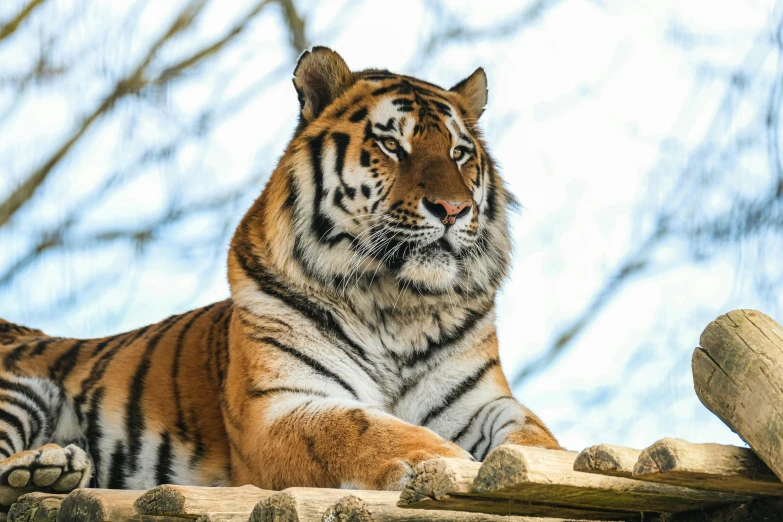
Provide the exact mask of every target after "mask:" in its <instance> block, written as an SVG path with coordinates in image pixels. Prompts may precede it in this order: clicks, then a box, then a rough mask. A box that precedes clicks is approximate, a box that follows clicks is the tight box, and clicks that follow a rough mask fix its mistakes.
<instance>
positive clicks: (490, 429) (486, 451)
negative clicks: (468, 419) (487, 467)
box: [477, 408, 503, 461]
mask: <svg viewBox="0 0 783 522" xmlns="http://www.w3.org/2000/svg"><path fill="white" fill-rule="evenodd" d="M501 415H503V408H500V411H499V412H497V415H495V418H493V419H492V421H491V422H490V423H489V438H488V439H487V447H486V448H484V451H482V452H481V457H479V459H478V460H480V461H481V460H484V457H486V456H487V453H489V450H491V449H492V437H493V435H492V427H493V426H494V425H495V422H497V420H498V417H500V416H501ZM488 418H489V415H487V419H485V421H484V424H483V425H482V426H481V432H482V437H483V434H484V426H486V425H487V422H486V421H487V420H488ZM477 449H478V448H477Z"/></svg>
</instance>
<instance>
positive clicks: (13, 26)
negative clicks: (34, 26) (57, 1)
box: [0, 0, 44, 41]
mask: <svg viewBox="0 0 783 522" xmlns="http://www.w3.org/2000/svg"><path fill="white" fill-rule="evenodd" d="M43 2H44V0H31V1H30V3H28V4H27V5H26V6H24V7H23V8H22V10H21V11H19V13H17V15H16V16H14V17H13V18H11V19H10V20H9V21H8V22H7V23H6V24H5V25H3V26H2V27H0V41H2V40H5V39H6V38H8V37H9V36H11V35H12V34H14V33H15V32H16V30H17V29H18V28H19V26H20V25H22V22H24V21H25V20H26V19H27V18H28V17H29V16H30V14H31V13H32V12H33V11H35V8H36V7H39V6H40V5H41V4H43Z"/></svg>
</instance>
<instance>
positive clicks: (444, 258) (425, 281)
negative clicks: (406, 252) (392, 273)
mask: <svg viewBox="0 0 783 522" xmlns="http://www.w3.org/2000/svg"><path fill="white" fill-rule="evenodd" d="M397 277H398V279H399V280H400V282H401V283H402V284H403V285H404V284H413V285H414V286H415V287H418V288H423V289H426V290H432V291H445V290H448V289H450V288H453V287H454V286H456V284H457V281H458V277H459V266H458V265H457V260H456V259H455V258H454V256H453V255H452V254H450V253H449V252H446V251H444V250H442V249H440V248H431V249H421V250H418V251H416V252H414V253H412V254H411V255H410V256H408V258H407V259H406V260H405V262H404V263H403V264H402V266H401V267H400V270H399V272H398V273H397Z"/></svg>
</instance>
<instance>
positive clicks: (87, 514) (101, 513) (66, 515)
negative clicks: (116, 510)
mask: <svg viewBox="0 0 783 522" xmlns="http://www.w3.org/2000/svg"><path fill="white" fill-rule="evenodd" d="M109 515H110V513H109V512H108V510H107V509H106V507H105V506H104V505H103V503H102V502H101V501H100V500H99V499H97V498H95V497H94V496H93V495H92V494H91V493H90V492H89V490H86V489H77V490H76V491H74V492H72V493H71V494H70V495H68V496H67V497H66V498H65V500H63V502H62V504H61V505H60V514H59V515H58V516H59V517H60V518H61V519H62V520H83V521H85V522H88V521H89V522H103V521H104V520H107V519H108V518H109Z"/></svg>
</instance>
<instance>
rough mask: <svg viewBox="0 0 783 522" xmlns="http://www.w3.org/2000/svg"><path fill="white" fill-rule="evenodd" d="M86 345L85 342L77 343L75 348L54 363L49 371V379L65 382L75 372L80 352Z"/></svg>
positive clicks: (72, 347)
mask: <svg viewBox="0 0 783 522" xmlns="http://www.w3.org/2000/svg"><path fill="white" fill-rule="evenodd" d="M84 343H85V341H83V340H79V341H76V342H75V343H74V344H73V346H71V347H70V348H69V349H68V350H67V351H66V352H65V353H63V354H62V355H60V357H58V358H57V360H56V361H54V364H53V365H52V368H51V369H50V370H49V377H50V378H51V379H52V380H53V381H54V382H59V383H62V382H64V381H65V379H66V378H67V377H68V375H69V374H70V373H71V372H72V371H73V368H74V366H76V362H77V361H78V358H79V351H80V350H81V349H82V346H83V345H84Z"/></svg>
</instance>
